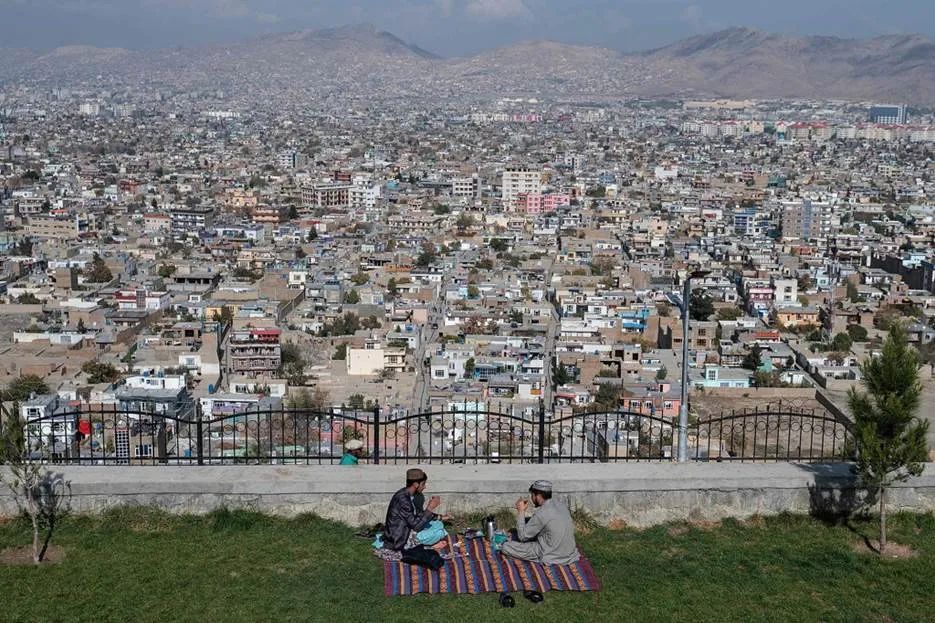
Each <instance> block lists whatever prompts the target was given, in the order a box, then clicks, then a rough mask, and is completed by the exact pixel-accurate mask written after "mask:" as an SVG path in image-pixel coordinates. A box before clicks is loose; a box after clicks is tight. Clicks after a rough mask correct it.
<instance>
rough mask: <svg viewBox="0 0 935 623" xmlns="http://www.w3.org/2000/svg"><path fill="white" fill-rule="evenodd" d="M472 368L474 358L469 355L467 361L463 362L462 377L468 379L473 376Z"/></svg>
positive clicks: (473, 366)
mask: <svg viewBox="0 0 935 623" xmlns="http://www.w3.org/2000/svg"><path fill="white" fill-rule="evenodd" d="M474 368H475V363H474V358H473V357H471V358H469V359H468V360H467V361H465V362H464V378H466V379H468V378H471V377H472V376H474Z"/></svg>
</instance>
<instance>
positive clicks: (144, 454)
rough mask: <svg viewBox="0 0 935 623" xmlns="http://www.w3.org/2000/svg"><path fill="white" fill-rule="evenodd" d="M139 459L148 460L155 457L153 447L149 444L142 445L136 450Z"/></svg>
mask: <svg viewBox="0 0 935 623" xmlns="http://www.w3.org/2000/svg"><path fill="white" fill-rule="evenodd" d="M134 454H135V455H136V457H137V458H148V457H152V456H153V447H152V445H150V444H148V443H144V444H140V445H138V446H137V447H136V448H135V449H134Z"/></svg>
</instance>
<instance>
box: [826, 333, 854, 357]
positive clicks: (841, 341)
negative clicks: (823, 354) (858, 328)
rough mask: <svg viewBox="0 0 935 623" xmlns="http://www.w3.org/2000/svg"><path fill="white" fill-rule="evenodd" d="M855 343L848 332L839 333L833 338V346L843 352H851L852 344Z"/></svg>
mask: <svg viewBox="0 0 935 623" xmlns="http://www.w3.org/2000/svg"><path fill="white" fill-rule="evenodd" d="M853 345H854V341H853V340H852V339H851V336H850V335H848V334H847V333H838V334H837V335H835V336H834V339H833V340H831V348H832V349H833V350H836V351H838V352H842V353H847V352H850V350H851V346H853Z"/></svg>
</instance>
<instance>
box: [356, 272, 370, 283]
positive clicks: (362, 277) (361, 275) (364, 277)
mask: <svg viewBox="0 0 935 623" xmlns="http://www.w3.org/2000/svg"><path fill="white" fill-rule="evenodd" d="M351 281H352V282H353V283H354V285H355V286H362V285H364V284H365V283H367V282H368V281H370V275H368V274H367V273H365V272H361V271H358V272H357V274H356V275H354V276H353V277H351Z"/></svg>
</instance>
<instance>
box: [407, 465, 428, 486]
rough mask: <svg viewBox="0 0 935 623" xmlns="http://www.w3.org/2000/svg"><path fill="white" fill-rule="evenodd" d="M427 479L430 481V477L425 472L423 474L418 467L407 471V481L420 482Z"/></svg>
mask: <svg viewBox="0 0 935 623" xmlns="http://www.w3.org/2000/svg"><path fill="white" fill-rule="evenodd" d="M426 479H428V476H426V475H425V472H423V471H422V470H421V469H419V468H418V467H413V468H411V469H407V470H406V480H411V481H413V482H418V481H420V480H426Z"/></svg>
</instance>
